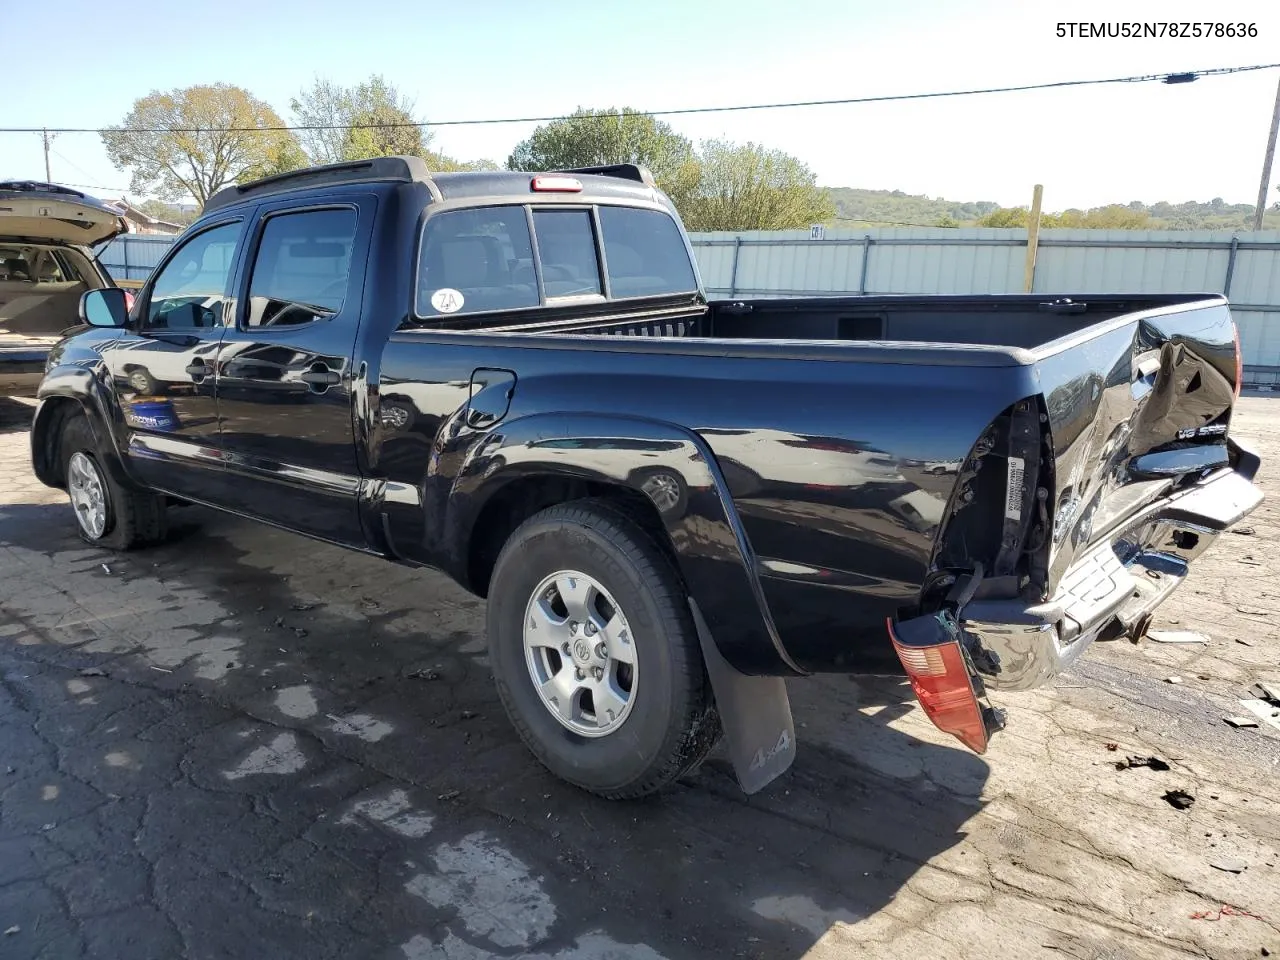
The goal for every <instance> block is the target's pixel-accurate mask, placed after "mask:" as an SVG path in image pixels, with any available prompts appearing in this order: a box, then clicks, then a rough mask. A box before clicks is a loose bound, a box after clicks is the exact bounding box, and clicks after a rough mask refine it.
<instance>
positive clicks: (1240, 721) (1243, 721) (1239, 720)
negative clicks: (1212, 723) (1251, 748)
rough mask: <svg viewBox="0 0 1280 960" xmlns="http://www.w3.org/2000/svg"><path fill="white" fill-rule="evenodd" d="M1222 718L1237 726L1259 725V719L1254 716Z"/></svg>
mask: <svg viewBox="0 0 1280 960" xmlns="http://www.w3.org/2000/svg"><path fill="white" fill-rule="evenodd" d="M1222 719H1223V720H1224V721H1226V722H1227V723H1228V724H1230V725H1231V726H1233V727H1236V728H1240V727H1256V726H1257V725H1258V721H1257V720H1255V719H1254V718H1253V717H1223V718H1222Z"/></svg>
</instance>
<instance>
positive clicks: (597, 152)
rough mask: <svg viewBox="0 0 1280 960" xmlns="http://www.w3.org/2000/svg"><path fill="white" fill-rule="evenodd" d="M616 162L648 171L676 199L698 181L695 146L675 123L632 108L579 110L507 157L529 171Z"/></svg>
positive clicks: (512, 166) (511, 164)
mask: <svg viewBox="0 0 1280 960" xmlns="http://www.w3.org/2000/svg"><path fill="white" fill-rule="evenodd" d="M610 163H638V164H640V165H641V166H643V167H648V169H649V171H650V172H651V173H652V174H653V177H654V179H655V180H656V181H657V183H658V186H659V187H661V188H662V189H664V190H666V191H667V192H668V193H670V194H672V197H673V199H674V197H675V196H676V195H678V194H680V193H681V191H682V186H683V185H687V184H688V183H689V182H691V180H692V176H691V173H692V171H691V166H692V163H693V144H691V143H690V142H689V140H688V139H687V138H685V137H682V136H680V134H678V133H676V132H675V131H674V130H672V129H671V126H670V124H667V123H663V122H662V121H661V120H655V119H654V118H653V117H651V116H649V115H648V114H646V113H641V112H640V111H638V110H633V109H632V108H631V107H623V108H622V109H620V110H619V109H616V108H614V107H608V108H606V109H603V110H588V109H585V108H582V107H579V108H578V109H577V110H575V111H574V112H573V114H572V115H571V116H570V117H569V118H568V119H565V120H553V121H552V122H551V123H547V124H544V125H542V126H540V127H538V128H537V129H536V130H534V131H533V134H532V135H531V136H530V137H529V139H528V140H524V141H522V142H520V143H519V144H517V145H516V148H515V150H513V151H512V152H511V156H509V157H508V158H507V168H508V169H510V170H528V171H537V170H567V169H571V168H573V167H594V166H601V165H604V164H610Z"/></svg>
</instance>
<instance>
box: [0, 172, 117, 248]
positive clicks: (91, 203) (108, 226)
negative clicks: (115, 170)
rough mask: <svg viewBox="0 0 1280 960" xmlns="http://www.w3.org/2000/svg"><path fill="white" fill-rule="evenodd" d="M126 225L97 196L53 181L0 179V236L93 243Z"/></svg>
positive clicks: (103, 240)
mask: <svg viewBox="0 0 1280 960" xmlns="http://www.w3.org/2000/svg"><path fill="white" fill-rule="evenodd" d="M128 229H129V227H128V223H127V222H126V221H125V219H124V215H123V214H122V212H121V211H120V210H119V209H117V208H116V207H113V206H111V205H110V204H108V203H104V202H103V201H101V200H99V199H97V198H96V197H90V196H87V195H86V194H83V193H80V192H79V191H77V190H72V189H70V188H68V187H60V186H58V185H57V184H54V183H40V182H37V181H32V180H18V181H14V180H9V181H0V239H9V238H13V239H21V240H29V241H33V242H40V241H46V242H52V243H74V244H80V245H83V246H87V247H92V246H96V245H97V244H100V243H104V242H106V241H107V240H110V239H111V238H112V237H114V236H117V235H118V234H121V233H124V232H126V231H127V230H128Z"/></svg>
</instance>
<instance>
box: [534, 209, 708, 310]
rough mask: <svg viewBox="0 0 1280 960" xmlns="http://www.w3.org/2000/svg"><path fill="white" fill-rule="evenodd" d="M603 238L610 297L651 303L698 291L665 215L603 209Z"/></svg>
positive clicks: (681, 243)
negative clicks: (656, 298) (663, 296)
mask: <svg viewBox="0 0 1280 960" xmlns="http://www.w3.org/2000/svg"><path fill="white" fill-rule="evenodd" d="M600 232H601V234H602V235H603V238H604V258H605V262H606V264H608V270H609V293H610V295H611V296H614V297H652V296H657V295H660V294H664V293H692V292H693V291H695V290H697V289H698V281H697V279H696V278H695V276H694V273H693V265H692V263H690V261H689V254H688V251H687V250H686V249H685V245H684V238H683V237H681V236H680V228H679V227H677V226H676V222H675V221H674V220H673V219H671V217H669V216H668V215H667V214H665V213H662V212H661V211H658V210H639V209H635V208H633V207H601V208H600ZM539 241H541V235H539Z"/></svg>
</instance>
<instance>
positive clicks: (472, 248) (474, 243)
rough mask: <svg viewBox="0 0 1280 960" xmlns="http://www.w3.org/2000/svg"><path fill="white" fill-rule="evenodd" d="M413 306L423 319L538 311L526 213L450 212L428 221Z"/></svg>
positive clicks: (512, 209)
mask: <svg viewBox="0 0 1280 960" xmlns="http://www.w3.org/2000/svg"><path fill="white" fill-rule="evenodd" d="M417 301H418V302H417V308H418V315H419V316H423V317H435V316H451V315H453V314H458V313H476V312H479V311H483V310H514V309H517V308H519V307H536V306H537V305H538V281H537V278H536V276H535V274H534V272H533V244H532V243H531V242H530V239H529V221H528V219H527V217H526V214H525V209H524V207H522V206H499V207H480V208H477V209H474V210H450V211H446V212H444V213H438V214H436V215H435V216H433V217H432V218H431V219H430V220H428V221H427V229H426V232H425V234H424V235H423V238H422V252H421V254H420V257H419V261H418V296H417Z"/></svg>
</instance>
